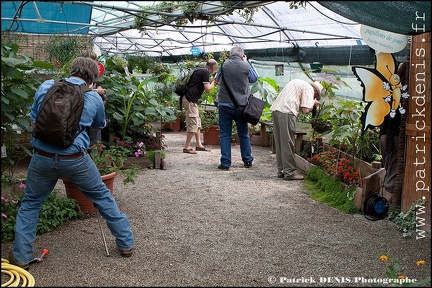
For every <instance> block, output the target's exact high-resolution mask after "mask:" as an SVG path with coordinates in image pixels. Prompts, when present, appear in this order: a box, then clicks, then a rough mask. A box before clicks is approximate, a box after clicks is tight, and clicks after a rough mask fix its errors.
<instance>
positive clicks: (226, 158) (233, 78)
mask: <svg viewBox="0 0 432 288" xmlns="http://www.w3.org/2000/svg"><path fill="white" fill-rule="evenodd" d="M219 70H220V71H219V72H218V75H217V81H218V83H220V87H219V93H218V109H219V135H220V146H221V158H220V165H219V166H218V168H219V169H221V170H229V168H230V166H231V133H232V125H233V121H235V123H236V127H237V135H238V137H239V140H240V154H241V158H242V161H243V166H244V167H245V168H251V167H252V161H253V160H254V158H253V156H252V149H251V144H250V138H249V126H248V123H247V122H246V120H244V119H243V118H242V117H241V115H240V113H238V109H237V108H236V107H235V106H234V103H233V102H232V101H231V98H230V96H229V94H228V90H227V87H228V88H229V89H230V90H231V92H232V94H233V97H235V99H236V101H237V104H238V107H239V109H242V108H244V106H245V105H246V102H247V99H248V97H249V95H250V88H249V83H255V82H256V81H257V80H258V74H257V73H256V71H255V69H254V68H253V67H252V65H251V64H250V63H249V62H248V60H247V56H246V55H245V54H244V50H243V48H241V47H237V46H236V47H233V48H232V49H231V51H230V58H229V59H228V60H226V61H225V62H224V63H223V65H222V66H221V68H220V69H219ZM221 73H223V75H224V78H222V76H221ZM223 79H225V81H223Z"/></svg>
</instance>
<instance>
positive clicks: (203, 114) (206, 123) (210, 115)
mask: <svg viewBox="0 0 432 288" xmlns="http://www.w3.org/2000/svg"><path fill="white" fill-rule="evenodd" d="M199 113H200V118H201V127H202V129H203V131H207V130H208V129H209V128H210V127H211V126H213V125H219V112H218V110H217V109H214V110H203V109H200V110H199Z"/></svg>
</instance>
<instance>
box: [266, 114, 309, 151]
mask: <svg viewBox="0 0 432 288" xmlns="http://www.w3.org/2000/svg"><path fill="white" fill-rule="evenodd" d="M259 123H260V124H261V131H260V138H261V139H260V146H265V147H268V146H270V145H269V143H268V141H269V140H268V137H267V130H266V127H267V126H269V127H273V122H268V121H260V122H259ZM306 134H307V133H306V132H302V131H296V132H295V135H296V136H295V137H296V139H295V143H294V147H295V153H296V154H299V155H300V152H301V151H302V149H303V136H304V135H306ZM272 153H276V147H275V145H274V138H273V137H272Z"/></svg>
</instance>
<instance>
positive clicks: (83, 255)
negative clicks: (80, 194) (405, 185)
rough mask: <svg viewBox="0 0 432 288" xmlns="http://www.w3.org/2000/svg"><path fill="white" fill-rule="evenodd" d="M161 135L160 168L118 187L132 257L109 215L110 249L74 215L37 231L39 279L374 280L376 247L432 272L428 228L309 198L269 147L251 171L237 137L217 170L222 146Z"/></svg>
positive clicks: (378, 270) (169, 282)
mask: <svg viewBox="0 0 432 288" xmlns="http://www.w3.org/2000/svg"><path fill="white" fill-rule="evenodd" d="M164 134H165V136H166V138H165V141H166V143H167V145H168V147H167V148H166V151H165V152H166V159H165V163H164V164H165V165H164V168H165V169H164V170H151V169H148V170H144V171H141V172H140V175H139V177H138V179H137V181H136V184H135V185H131V184H128V185H126V186H125V185H123V184H122V182H121V181H122V179H121V178H120V177H117V178H118V179H116V183H115V186H114V190H115V192H114V194H115V197H116V199H117V202H118V205H119V207H120V209H121V210H122V211H124V212H125V213H126V214H127V215H128V217H129V219H130V222H131V225H132V229H133V231H134V233H135V238H136V242H135V254H134V255H133V257H132V258H122V257H120V255H119V254H118V252H117V250H116V246H115V243H114V239H113V237H112V236H111V234H110V233H109V231H108V230H107V228H106V225H105V223H104V222H103V227H104V231H105V235H106V238H107V242H108V248H109V251H110V257H107V256H106V253H105V247H104V244H103V241H102V237H101V233H100V229H99V225H98V222H97V218H95V217H90V218H88V219H85V220H79V221H73V222H71V223H67V224H64V225H62V226H61V227H59V228H58V229H56V230H55V231H53V232H51V233H47V234H43V235H40V236H38V237H37V240H36V242H35V254H37V255H35V256H38V255H39V252H40V251H41V249H42V248H44V247H46V248H48V249H49V252H50V254H49V255H48V256H47V257H46V259H45V260H44V261H43V262H42V263H39V264H35V265H32V266H31V267H30V270H29V272H30V273H31V274H32V275H33V277H34V278H35V282H36V286H39V287H41V286H57V287H61V286H93V287H96V286H99V287H103V286H116V287H120V286H273V287H274V286H299V287H301V286H353V287H354V286H365V287H369V286H374V285H375V286H376V285H378V286H381V285H380V281H385V279H386V276H385V272H386V264H385V263H383V262H381V261H379V260H378V257H379V256H380V255H381V254H383V253H388V254H389V255H390V256H392V257H394V258H397V259H398V260H399V261H400V262H401V265H402V270H403V274H404V275H405V276H407V277H408V278H409V279H412V278H416V279H418V280H419V279H421V278H424V277H426V276H430V268H431V267H430V261H431V244H430V235H427V236H426V238H422V239H416V238H415V237H413V238H403V237H402V235H401V233H400V232H398V231H397V230H396V228H395V226H394V225H393V224H392V223H391V222H390V221H388V220H381V221H375V222H373V221H368V220H367V219H365V218H364V217H363V216H362V215H360V214H358V215H346V214H343V213H342V212H340V211H338V210H336V209H334V208H331V207H329V206H327V205H325V204H322V203H319V202H317V201H314V200H312V199H311V198H310V197H309V196H308V195H307V192H306V190H305V189H304V188H303V186H302V185H303V181H283V180H281V179H278V178H277V177H276V168H275V159H274V154H271V148H270V147H259V146H253V147H252V152H253V154H254V156H255V161H254V163H253V167H252V168H250V169H246V168H243V163H242V162H241V159H240V150H239V146H238V145H233V147H232V156H233V166H232V168H231V169H230V171H220V170H218V169H217V165H218V164H219V157H220V150H219V146H210V147H209V148H211V149H212V151H211V152H198V154H196V155H190V154H185V153H182V149H183V144H184V140H185V137H186V134H185V133H184V132H178V133H177V132H176V133H174V132H170V133H164ZM192 144H193V145H194V142H192ZM58 186H59V188H61V189H63V187H62V186H63V184H59V185H58ZM9 247H10V243H8V244H4V245H2V251H1V254H2V258H6V255H7V251H8V249H9ZM420 259H423V260H426V265H423V266H419V267H417V266H416V264H415V263H416V261H418V260H420ZM320 277H321V278H320ZM330 277H339V278H330ZM342 277H344V278H342ZM355 277H358V278H355ZM273 281H275V282H273ZM292 281H296V282H297V283H293V282H292ZM348 281H349V282H348ZM311 282H312V283H311ZM338 282H342V283H338ZM373 282H375V283H373Z"/></svg>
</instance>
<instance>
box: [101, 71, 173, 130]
mask: <svg viewBox="0 0 432 288" xmlns="http://www.w3.org/2000/svg"><path fill="white" fill-rule="evenodd" d="M158 78H159V76H153V77H149V78H145V79H138V78H137V77H135V76H133V75H125V74H123V73H120V72H118V71H117V70H111V71H108V72H106V73H105V75H104V76H103V77H101V81H100V83H101V85H102V86H103V87H104V88H106V89H107V92H106V95H107V97H108V101H107V103H106V106H105V109H106V115H107V118H108V121H109V122H110V126H111V127H120V131H121V136H122V138H123V137H125V136H127V133H128V132H130V131H133V132H136V133H143V132H144V130H143V129H144V127H145V125H146V123H151V122H153V121H159V120H160V119H161V118H162V117H167V116H168V115H171V116H173V117H171V119H175V111H174V110H173V109H172V108H170V107H166V104H165V103H159V102H158V94H156V92H155V90H154V89H153V88H152V87H151V85H150V84H151V83H155V82H157V81H158Z"/></svg>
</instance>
